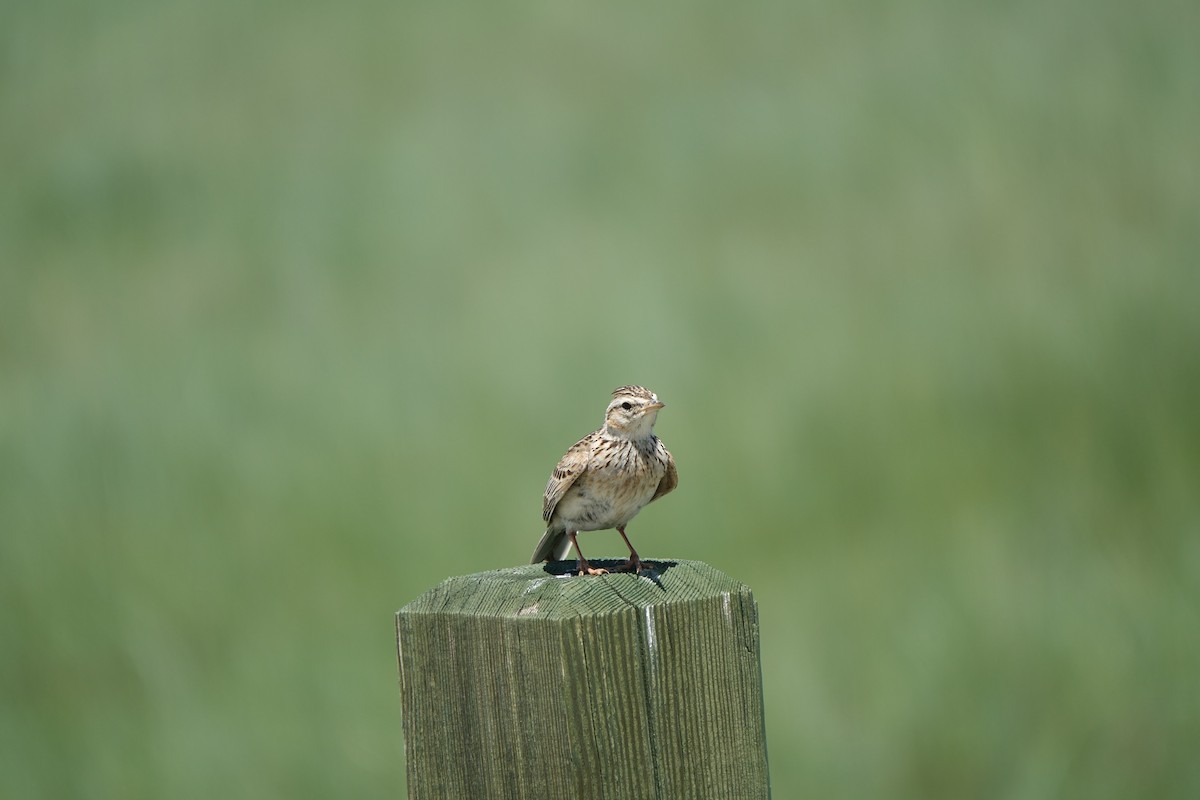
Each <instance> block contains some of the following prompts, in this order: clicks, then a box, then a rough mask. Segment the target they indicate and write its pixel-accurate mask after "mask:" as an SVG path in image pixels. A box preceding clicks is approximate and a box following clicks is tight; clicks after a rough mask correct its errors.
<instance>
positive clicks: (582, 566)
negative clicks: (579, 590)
mask: <svg viewBox="0 0 1200 800" xmlns="http://www.w3.org/2000/svg"><path fill="white" fill-rule="evenodd" d="M567 536H568V537H570V539H571V544H573V545H574V546H575V555H577V556H579V574H580V575H607V574H608V570H606V569H592V565H591V564H589V563H588V561H587V559H586V558H584V557H583V551H582V550H580V549H579V540H578V539H576V538H575V531H570V532H568V533H567Z"/></svg>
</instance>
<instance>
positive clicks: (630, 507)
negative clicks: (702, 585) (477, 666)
mask: <svg viewBox="0 0 1200 800" xmlns="http://www.w3.org/2000/svg"><path fill="white" fill-rule="evenodd" d="M664 405H665V404H664V403H661V402H659V399H658V395H656V394H654V392H652V391H650V390H649V389H646V388H643V387H641V386H622V387H620V388H619V389H616V390H614V391H613V399H612V402H611V403H609V404H608V410H607V411H606V412H605V413H604V426H603V427H601V428H600V430H598V431H595V432H593V433H589V434H588V435H587V436H585V437H583V438H582V439H580V440H579V441H578V442H576V443H575V444H574V445H572V446H571V449H569V450H567V453H566V455H564V456H563V457H562V460H561V461H559V462H558V466H557V467H555V468H554V472H553V473H552V474H551V475H550V482H549V483H547V484H546V494H545V496H544V497H543V498H542V519H544V520H545V521H546V525H547V527H546V533H545V534H544V535H543V536H542V540H541V541H540V542H538V546H537V549H536V550H534V551H533V559H532V560H531V561H530V563H532V564H537V563H538V562H540V561H561V560H562V559H564V558H566V556H567V553H568V552H570V549H571V546H572V545H573V546H574V547H575V553H576V554H577V555H578V556H579V574H580V575H599V574H601V573H604V572H607V570H603V569H592V566H591V565H590V564H588V562H587V559H586V558H584V557H583V551H581V550H580V549H579V542H578V541H577V540H576V538H575V535H576V534H577V533H579V532H580V531H602V530H607V529H608V528H616V529H617V532H618V533H620V534H621V538H622V539H624V540H625V546H626V547H628V548H629V560H628V561H627V562H625V563H624V564H622V565H621V567H620V568H619V569H620V571H632V572H639V571H640V570H641V566H642V560H641V559H640V558H638V554H637V551H636V550H634V549H633V545H632V544H630V543H629V537H628V536H626V535H625V526H626V525H628V524H629V520H631V519H633V518H634V516H635V515H636V514H637V513H638V512H639V511H641V510H642V507H643V506H645V505H646V504H647V503H650V502H653V501H655V500H657V499H658V498H660V497H662V496H663V495H664V494H667V493H668V492H670V491H671V490H672V489H674V488H675V487H676V486H677V485H678V484H679V475H678V473H677V472H676V471H675V459H674V458H672V457H671V454H670V452H668V451H667V448H666V445H664V444H663V443H662V442H661V441H660V440H659V438H658V437H657V436H655V435H654V420H655V418H656V417H657V416H658V411H659V409H661V408H663V407H664Z"/></svg>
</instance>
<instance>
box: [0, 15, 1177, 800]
mask: <svg viewBox="0 0 1200 800" xmlns="http://www.w3.org/2000/svg"><path fill="white" fill-rule="evenodd" d="M1198 28H1200V8H1198V7H1196V6H1194V5H1189V4H1186V3H1183V2H1170V1H1168V2H1164V3H1157V4H1149V5H1146V4H1143V5H1141V6H1134V5H1131V4H1126V3H1120V2H1115V0H1100V2H1099V3H1083V2H1078V1H1077V0H1052V2H1050V3H1048V4H1047V3H1033V2H1017V3H1014V4H988V3H968V4H962V3H949V2H937V1H936V0H931V1H930V2H922V3H918V4H916V5H914V4H911V3H908V4H901V3H865V4H861V3H860V4H851V5H846V4H840V3H828V2H827V3H821V2H818V3H808V4H789V3H769V2H752V3H749V4H745V3H743V4H716V3H701V4H697V5H695V6H680V5H671V6H669V7H653V6H647V5H646V4H633V3H618V4H616V5H603V4H601V5H595V4H593V5H587V4H575V3H566V4H562V3H547V2H542V3H532V4H525V5H521V4H512V3H499V4H495V3H493V4H487V3H481V4H475V5H452V4H426V5H419V4H405V3H396V4H384V3H371V2H352V3H350V4H340V5H334V4H328V5H322V4H313V3H300V4H295V3H293V4H284V3H260V4H253V5H250V6H247V5H245V4H241V3H234V2H226V0H217V1H216V2H208V3H201V2H195V1H194V0H178V2H173V3H160V4H153V3H144V2H136V1H135V2H117V3H109V4H103V6H102V7H101V6H96V5H94V4H87V3H81V2H72V1H71V0H50V2H45V3H40V4H28V3H27V4H16V5H10V6H9V7H6V8H4V9H3V10H0V174H2V175H3V180H2V181H0V636H2V643H0V646H2V648H3V653H4V655H3V657H0V692H2V696H0V712H2V713H0V797H4V798H13V799H14V800H16V798H21V799H22V800H25V799H26V798H72V797H79V798H96V799H97V800H110V799H111V800H117V799H120V800H128V799H129V798H172V799H174V798H180V799H181V800H186V799H188V798H213V797H222V798H256V799H257V798H272V797H278V798H334V797H336V798H371V797H379V798H383V797H399V796H403V793H404V774H403V742H402V737H401V717H400V703H399V695H398V689H397V679H396V668H395V657H394V647H393V639H392V637H393V633H392V614H393V612H394V611H395V610H396V609H397V608H399V607H400V606H401V605H403V604H405V603H406V602H408V601H409V600H411V599H412V598H414V597H415V596H416V595H418V594H419V593H421V592H422V591H424V590H425V589H427V588H429V587H430V586H432V585H433V584H435V583H437V582H438V581H440V580H441V579H442V578H444V577H446V576H449V575H455V574H463V573H469V572H476V571H480V570H486V569H492V568H496V567H500V566H506V565H511V564H517V563H521V562H523V561H525V560H526V559H527V558H528V555H529V553H530V552H531V550H532V548H533V546H534V544H535V543H536V541H537V539H538V537H539V536H540V534H541V528H540V527H539V522H540V519H539V512H540V506H541V493H542V489H543V487H544V485H545V479H546V477H547V475H548V473H549V470H550V469H551V467H552V466H553V465H554V463H555V461H556V460H557V459H558V457H559V456H560V455H561V453H562V452H563V450H564V449H565V448H566V447H567V446H568V445H570V444H571V443H572V442H574V441H575V440H576V439H577V438H578V437H579V436H581V435H583V434H584V433H586V432H588V431H589V430H591V429H592V428H593V427H595V426H596V425H597V424H599V422H600V420H601V418H602V412H603V408H604V405H605V403H606V401H607V397H608V392H609V391H610V390H611V389H612V388H613V387H614V386H617V385H620V384H623V383H631V382H636V383H644V384H646V385H648V386H650V387H651V388H653V389H654V390H655V391H657V392H658V393H659V395H660V396H661V397H662V398H663V399H664V400H665V401H666V402H667V403H668V405H669V407H668V408H667V410H666V411H664V412H663V413H662V414H661V415H660V417H659V425H658V432H659V433H660V434H661V435H662V437H663V438H664V440H665V441H666V442H667V443H668V445H669V446H670V447H671V449H672V451H673V452H674V453H675V456H676V459H677V461H678V464H679V470H680V478H681V482H680V488H679V490H678V491H677V492H676V493H675V494H673V495H671V496H670V497H669V498H667V499H665V500H663V501H662V502H660V503H656V504H655V505H654V506H652V507H650V508H649V509H647V510H646V511H644V512H643V513H642V515H641V516H639V517H638V519H637V520H636V521H635V523H634V525H632V526H631V527H630V535H631V537H632V538H633V540H634V542H635V543H637V544H638V546H639V549H640V550H641V551H642V553H643V555H645V556H647V557H679V558H690V559H698V560H703V561H706V562H708V563H710V564H713V565H714V566H716V567H718V568H719V569H722V570H723V571H725V572H727V573H729V574H730V575H732V576H734V577H736V578H739V579H741V580H743V581H745V582H746V583H748V584H749V585H750V586H751V587H752V588H753V589H754V591H755V594H756V596H757V598H758V601H759V604H760V608H761V618H762V636H763V640H762V641H763V670H764V679H765V686H766V693H767V723H768V744H769V750H770V756H771V769H772V778H773V782H774V791H775V797H777V798H793V797H814V798H815V797H819V798H865V797H876V798H913V799H914V800H916V799H918V798H919V799H921V800H928V799H929V798H948V799H949V798H954V799H957V798H1022V799H1023V798H1064V797H1075V798H1087V799H1088V800H1102V799H1103V798H1134V797H1137V798H1142V797H1146V798H1159V799H1163V798H1192V797H1196V796H1200V766H1198V765H1197V764H1198V762H1197V759H1196V743H1197V742H1198V741H1200V692H1198V691H1197V676H1198V675H1200V224H1198V223H1200V150H1198V149H1197V141H1198V134H1200V103H1198V102H1197V98H1200V50H1198V49H1197V48H1196V46H1195V41H1194V39H1195V36H1194V33H1195V31H1196V30H1197V29H1198ZM585 542H586V543H587V544H588V545H590V547H588V549H587V552H588V554H589V555H593V554H594V555H596V556H605V555H613V556H615V555H619V554H620V553H621V551H622V548H621V546H620V540H619V538H618V537H617V536H616V534H615V533H595V534H589V535H588V536H587V537H585Z"/></svg>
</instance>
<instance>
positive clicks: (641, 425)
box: [604, 386, 666, 439]
mask: <svg viewBox="0 0 1200 800" xmlns="http://www.w3.org/2000/svg"><path fill="white" fill-rule="evenodd" d="M665 405H666V404H665V403H662V402H660V401H659V399H658V395H656V394H655V393H654V392H652V391H650V390H649V389H647V388H645V387H642V386H622V387H620V388H619V389H614V390H613V399H612V402H611V403H609V404H608V410H607V411H606V412H604V425H605V427H607V428H608V431H609V433H611V434H612V435H614V436H620V437H623V438H625V439H642V438H645V437H647V436H649V435H650V434H651V431H652V430H653V428H654V420H655V418H656V417H658V410H659V409H660V408H663V406H665Z"/></svg>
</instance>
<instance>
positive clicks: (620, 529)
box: [617, 525, 642, 572]
mask: <svg viewBox="0 0 1200 800" xmlns="http://www.w3.org/2000/svg"><path fill="white" fill-rule="evenodd" d="M617 533H619V534H621V538H622V539H624V540H625V546H626V547H628V548H629V560H628V561H626V562H625V563H624V564H622V565H621V566H619V567H617V572H641V571H642V559H641V558H640V557H639V556H638V554H637V550H634V549H633V545H631V544H630V543H629V537H628V536H626V535H625V526H624V525H618V526H617Z"/></svg>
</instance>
